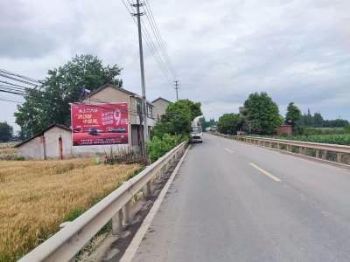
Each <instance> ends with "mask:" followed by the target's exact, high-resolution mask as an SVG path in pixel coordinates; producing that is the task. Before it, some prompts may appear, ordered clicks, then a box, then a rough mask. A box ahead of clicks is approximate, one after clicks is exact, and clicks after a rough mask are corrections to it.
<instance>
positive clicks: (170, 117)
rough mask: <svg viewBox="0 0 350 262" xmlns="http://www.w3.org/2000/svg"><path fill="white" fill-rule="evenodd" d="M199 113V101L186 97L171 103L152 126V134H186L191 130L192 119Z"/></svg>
mask: <svg viewBox="0 0 350 262" xmlns="http://www.w3.org/2000/svg"><path fill="white" fill-rule="evenodd" d="M201 114H202V111H201V104H200V103H195V102H192V101H191V100H188V99H185V100H179V101H177V102H175V103H171V104H170V105H169V106H168V108H167V110H166V112H165V115H163V116H162V118H161V120H160V121H159V122H158V123H157V124H156V126H155V127H154V128H153V131H152V136H159V137H162V136H163V135H164V134H166V133H167V134H172V135H188V134H189V133H190V132H191V122H192V120H193V119H194V118H195V117H197V116H200V115H201Z"/></svg>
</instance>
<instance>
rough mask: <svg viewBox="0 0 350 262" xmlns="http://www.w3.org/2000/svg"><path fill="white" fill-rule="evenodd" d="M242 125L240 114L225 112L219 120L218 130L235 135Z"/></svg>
mask: <svg viewBox="0 0 350 262" xmlns="http://www.w3.org/2000/svg"><path fill="white" fill-rule="evenodd" d="M241 125H242V121H241V118H240V115H239V114H233V113H232V114H223V115H222V116H221V117H220V118H219V121H218V130H219V132H220V133H223V134H230V135H234V134H236V133H237V131H238V130H239V129H240V127H241Z"/></svg>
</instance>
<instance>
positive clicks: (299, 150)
mask: <svg viewBox="0 0 350 262" xmlns="http://www.w3.org/2000/svg"><path fill="white" fill-rule="evenodd" d="M221 136H224V137H230V138H233V139H236V140H239V141H243V142H247V143H250V144H255V145H258V146H264V147H269V148H274V149H277V150H281V151H287V152H290V153H295V154H302V155H305V156H308V157H313V158H317V159H322V160H325V161H332V162H336V163H340V164H345V165H350V146H346V145H335V144H324V143H313V142H304V141H295V140H287V139H276V138H267V137H257V136H227V135H221Z"/></svg>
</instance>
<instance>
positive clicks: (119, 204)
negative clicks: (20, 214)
mask: <svg viewBox="0 0 350 262" xmlns="http://www.w3.org/2000/svg"><path fill="white" fill-rule="evenodd" d="M185 147H186V144H185V142H183V143H181V144H180V145H178V146H177V147H175V148H174V149H172V150H171V151H170V152H168V153H167V154H165V155H164V156H163V157H161V158H160V159H158V160H157V161H156V162H154V163H153V164H151V165H149V166H147V167H146V168H145V169H144V170H143V171H141V172H140V173H139V174H138V175H136V176H135V177H133V178H131V179H130V180H128V181H126V182H124V183H123V184H122V185H121V186H120V187H118V188H117V189H116V190H115V191H113V192H112V193H111V194H109V195H108V196H107V197H105V198H104V199H102V200H101V201H100V202H98V203H97V204H96V205H94V206H93V207H91V208H90V209H89V210H87V211H86V212H85V213H83V214H82V215H81V216H79V217H78V218H76V219H75V220H74V221H72V222H69V223H67V224H66V225H65V226H64V227H63V228H62V229H61V230H60V231H58V232H57V233H56V234H54V235H53V236H52V237H50V238H49V239H48V240H46V241H45V242H43V243H42V244H41V245H39V246H38V247H36V248H35V249H33V250H32V251H31V252H30V253H28V254H27V255H25V256H24V257H22V258H21V259H20V261H21V262H27V261H28V262H29V261H30V262H32V261H69V260H71V259H72V258H74V257H75V255H76V254H77V253H78V252H79V251H80V250H81V249H82V248H84V246H85V245H86V244H88V243H89V241H90V240H91V239H92V238H93V237H94V236H95V235H96V234H97V233H98V232H99V231H100V230H101V229H102V228H103V227H104V226H105V225H106V224H107V223H108V222H110V221H111V222H112V233H113V234H118V233H119V232H120V230H121V229H122V227H123V226H125V225H127V224H128V223H129V222H130V220H131V217H130V216H131V212H130V210H131V207H132V205H133V202H134V201H135V195H136V194H137V193H139V192H141V191H142V192H144V194H145V195H147V194H150V192H151V190H152V184H153V183H154V181H155V180H156V179H157V178H159V177H161V176H163V175H164V174H165V173H166V172H167V171H168V170H169V168H170V166H171V165H173V164H174V163H175V162H176V161H177V160H178V159H179V157H181V155H182V154H183V153H184V151H185Z"/></svg>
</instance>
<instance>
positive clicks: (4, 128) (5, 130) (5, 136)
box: [0, 122, 13, 142]
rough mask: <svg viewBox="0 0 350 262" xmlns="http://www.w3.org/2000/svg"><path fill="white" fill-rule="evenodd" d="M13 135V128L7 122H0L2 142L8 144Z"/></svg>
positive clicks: (0, 138) (0, 139)
mask: <svg viewBox="0 0 350 262" xmlns="http://www.w3.org/2000/svg"><path fill="white" fill-rule="evenodd" d="M12 135H13V128H12V126H10V125H9V124H7V122H0V141H1V142H8V141H9V140H10V139H11V138H12Z"/></svg>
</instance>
